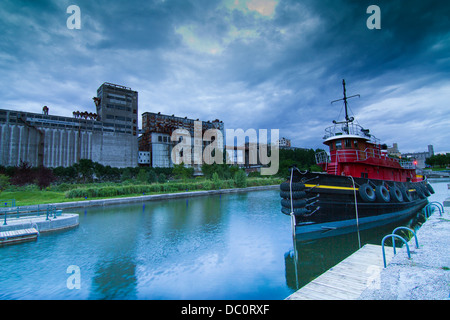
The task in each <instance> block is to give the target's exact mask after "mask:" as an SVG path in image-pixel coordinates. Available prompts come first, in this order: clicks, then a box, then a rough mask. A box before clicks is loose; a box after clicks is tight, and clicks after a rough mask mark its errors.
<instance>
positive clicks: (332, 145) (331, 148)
mask: <svg viewBox="0 0 450 320" xmlns="http://www.w3.org/2000/svg"><path fill="white" fill-rule="evenodd" d="M333 149H334V143H333V142H332V143H330V150H333Z"/></svg>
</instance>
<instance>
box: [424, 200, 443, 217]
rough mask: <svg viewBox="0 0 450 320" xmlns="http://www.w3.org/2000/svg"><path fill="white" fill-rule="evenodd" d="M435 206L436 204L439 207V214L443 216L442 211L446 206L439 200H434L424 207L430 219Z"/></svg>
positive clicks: (426, 215)
mask: <svg viewBox="0 0 450 320" xmlns="http://www.w3.org/2000/svg"><path fill="white" fill-rule="evenodd" d="M433 206H435V207H437V208H438V209H439V215H440V216H442V213H443V212H444V206H443V205H442V204H441V203H439V202H437V201H433V202H430V203H428V204H427V205H426V206H425V207H424V208H423V210H424V212H425V218H427V219H428V218H429V217H430V216H431V215H432V214H433V212H434V208H433Z"/></svg>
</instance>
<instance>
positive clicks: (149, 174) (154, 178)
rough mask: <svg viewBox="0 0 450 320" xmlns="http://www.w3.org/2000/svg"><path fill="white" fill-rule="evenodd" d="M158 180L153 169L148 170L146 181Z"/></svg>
mask: <svg viewBox="0 0 450 320" xmlns="http://www.w3.org/2000/svg"><path fill="white" fill-rule="evenodd" d="M157 180H158V176H157V175H156V172H155V170H152V169H151V170H149V172H148V182H150V183H154V182H156V181H157Z"/></svg>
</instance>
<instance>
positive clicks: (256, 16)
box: [0, 0, 450, 152]
mask: <svg viewBox="0 0 450 320" xmlns="http://www.w3.org/2000/svg"><path fill="white" fill-rule="evenodd" d="M373 4H374V5H377V6H378V7H379V8H380V10H381V16H380V18H381V19H380V21H381V25H380V26H381V29H369V28H368V27H367V20H368V18H369V17H370V16H371V13H369V14H368V13H367V12H366V11H367V8H368V7H369V6H370V5H373ZM70 5H77V6H78V7H79V8H80V11H81V16H80V19H81V29H69V28H68V27H67V19H68V18H69V17H71V14H69V13H67V8H68V7H69V6H70ZM0 71H1V73H0V97H1V106H0V108H2V109H13V110H26V111H31V112H37V113H40V112H41V111H42V107H43V106H44V105H47V106H49V108H50V114H56V115H64V116H71V115H72V112H73V111H75V110H80V111H85V110H86V111H90V112H95V105H94V103H93V100H92V97H94V96H95V95H96V91H97V88H98V87H99V86H100V85H101V84H102V83H103V82H112V83H116V84H120V85H124V86H127V87H131V88H132V89H133V90H136V91H138V92H139V114H142V113H144V112H161V113H164V114H175V115H177V116H181V117H185V116H187V117H189V118H193V119H196V118H200V119H201V120H205V121H206V120H214V119H216V118H217V119H220V120H222V121H224V123H225V128H228V129H238V128H241V129H244V130H247V129H249V128H254V129H256V130H257V129H279V130H280V136H282V137H286V138H288V139H291V140H292V144H293V145H294V146H298V147H305V148H321V147H323V145H322V141H323V140H322V137H323V134H324V129H325V127H327V126H330V125H332V123H331V122H332V121H333V120H335V119H336V120H339V119H341V118H342V117H343V111H342V104H341V103H337V104H331V103H330V102H331V101H332V100H335V99H340V98H342V84H341V82H342V79H345V80H346V83H347V94H348V95H354V94H360V98H354V99H351V100H350V101H349V106H350V109H351V114H352V115H353V116H355V118H356V119H357V121H358V123H359V124H360V125H362V126H363V127H366V128H368V129H370V131H371V133H373V134H374V135H375V136H376V137H377V138H379V139H381V141H382V142H384V143H387V144H388V145H392V143H394V142H397V143H398V146H399V149H400V151H401V152H419V151H426V150H427V146H428V145H429V144H432V145H434V150H435V152H450V130H449V128H450V2H448V1H442V0H441V1H432V0H426V1H425V0H420V1H419V0H408V1H406V0H404V1H394V0H390V1H384V0H383V1H380V0H370V1H365V0H353V1H352V0H305V1H304V0H146V1H134V0H126V1H111V0H68V1H66V0H53V1H51V0H47V1H38V0H28V1H24V0H1V2H0ZM339 115H340V117H339ZM140 125H141V124H140Z"/></svg>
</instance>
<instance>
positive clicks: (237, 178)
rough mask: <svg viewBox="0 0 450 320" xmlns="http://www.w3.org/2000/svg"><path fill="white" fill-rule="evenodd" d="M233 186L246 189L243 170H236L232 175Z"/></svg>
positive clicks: (245, 177)
mask: <svg viewBox="0 0 450 320" xmlns="http://www.w3.org/2000/svg"><path fill="white" fill-rule="evenodd" d="M234 184H235V186H236V187H238V188H246V187H247V175H246V174H245V171H244V170H238V171H236V173H235V174H234Z"/></svg>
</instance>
